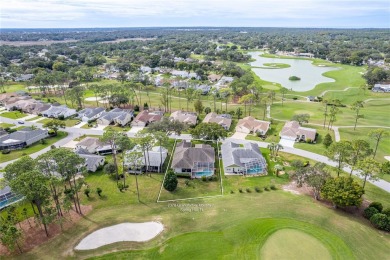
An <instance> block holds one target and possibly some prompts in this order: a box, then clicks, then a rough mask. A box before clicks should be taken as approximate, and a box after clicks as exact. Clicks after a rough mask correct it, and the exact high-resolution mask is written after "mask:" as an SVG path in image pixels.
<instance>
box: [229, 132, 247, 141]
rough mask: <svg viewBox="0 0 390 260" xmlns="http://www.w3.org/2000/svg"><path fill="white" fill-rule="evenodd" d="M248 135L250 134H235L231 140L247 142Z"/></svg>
mask: <svg viewBox="0 0 390 260" xmlns="http://www.w3.org/2000/svg"><path fill="white" fill-rule="evenodd" d="M247 135H248V134H245V133H241V132H235V133H234V134H233V135H232V136H231V137H230V138H233V139H240V140H245V138H246V136H247Z"/></svg>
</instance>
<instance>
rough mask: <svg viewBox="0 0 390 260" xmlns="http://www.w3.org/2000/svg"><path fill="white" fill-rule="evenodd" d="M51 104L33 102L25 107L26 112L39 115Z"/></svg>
mask: <svg viewBox="0 0 390 260" xmlns="http://www.w3.org/2000/svg"><path fill="white" fill-rule="evenodd" d="M50 106H51V104H48V103H42V102H38V101H37V102H35V103H33V104H31V106H28V107H27V108H26V112H27V113H29V114H35V115H39V114H42V112H43V111H46V110H48V109H49V108H50Z"/></svg>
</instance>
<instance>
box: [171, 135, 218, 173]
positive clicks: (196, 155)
mask: <svg viewBox="0 0 390 260" xmlns="http://www.w3.org/2000/svg"><path fill="white" fill-rule="evenodd" d="M214 163H215V151H214V148H213V147H212V146H210V145H208V144H196V145H195V147H193V146H192V144H191V141H181V142H180V143H178V144H177V145H176V149H175V153H174V154H173V159H172V164H171V167H172V169H173V170H174V172H175V173H176V174H181V175H188V176H190V177H191V178H201V177H202V176H211V175H213V174H214Z"/></svg>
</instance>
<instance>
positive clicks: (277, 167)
mask: <svg viewBox="0 0 390 260" xmlns="http://www.w3.org/2000/svg"><path fill="white" fill-rule="evenodd" d="M274 170H275V175H276V177H279V171H282V170H283V166H282V165H280V164H276V165H275V166H274Z"/></svg>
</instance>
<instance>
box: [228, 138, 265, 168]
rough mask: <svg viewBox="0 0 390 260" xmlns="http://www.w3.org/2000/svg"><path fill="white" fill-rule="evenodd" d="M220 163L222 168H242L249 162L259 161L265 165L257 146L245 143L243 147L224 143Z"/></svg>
mask: <svg viewBox="0 0 390 260" xmlns="http://www.w3.org/2000/svg"><path fill="white" fill-rule="evenodd" d="M221 152H222V161H223V165H224V167H229V166H232V165H236V166H239V167H244V166H245V164H246V163H249V162H251V161H260V162H261V163H263V164H266V162H265V159H264V157H263V155H262V154H261V152H260V149H259V146H258V145H257V144H256V143H249V142H248V143H246V144H244V147H241V146H240V144H237V143H233V142H225V143H223V144H222V146H221Z"/></svg>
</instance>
